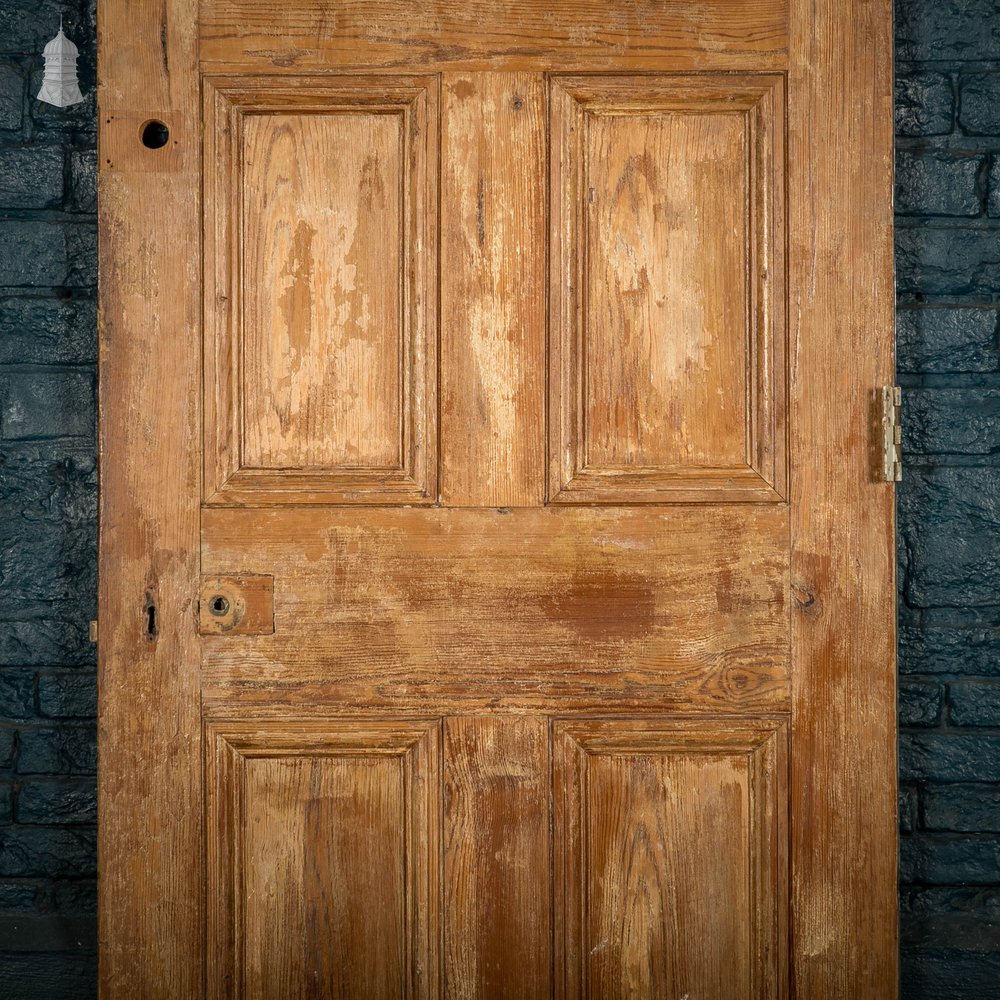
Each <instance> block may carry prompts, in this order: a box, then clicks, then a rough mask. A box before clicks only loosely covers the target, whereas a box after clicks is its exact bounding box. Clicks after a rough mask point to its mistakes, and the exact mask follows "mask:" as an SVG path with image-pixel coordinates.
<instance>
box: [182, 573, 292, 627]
mask: <svg viewBox="0 0 1000 1000" xmlns="http://www.w3.org/2000/svg"><path fill="white" fill-rule="evenodd" d="M198 631H199V632H200V633H201V634H202V635H225V634H227V633H232V634H234V635H267V634H268V633H271V632H273V631H274V577H273V576H267V575H264V574H259V575H256V576H253V575H250V574H243V575H241V576H203V577H202V578H201V592H200V593H199V595H198Z"/></svg>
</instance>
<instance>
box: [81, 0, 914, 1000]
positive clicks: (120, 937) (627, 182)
mask: <svg viewBox="0 0 1000 1000" xmlns="http://www.w3.org/2000/svg"><path fill="white" fill-rule="evenodd" d="M100 25H101V39H100V52H101V57H100V58H101V65H100V80H101V83H100V87H101V90H100V106H101V154H100V156H101V188H100V191H101V211H100V217H101V251H102V256H101V296H102V344H101V357H102V364H103V368H102V380H101V419H102V430H101V477H102V478H101V482H102V507H101V599H100V662H101V797H100V801H101V826H100V830H101V838H100V843H101V855H100V872H101V949H102V951H101V983H102V989H103V995H104V996H105V997H122V998H126V997H127V998H136V997H183V998H190V997H195V996H207V997H212V998H229V997H234V998H235V997H247V998H261V1000H268V998H280V1000H288V998H298V997H359V998H360V997H363V998H382V997H409V998H424V997H442V996H445V997H449V998H455V1000H457V998H473V997H511V998H513V997H517V998H544V997H554V996H557V997H560V998H562V997H566V998H577V997H585V996H586V997H590V998H595V1000H596V998H609V1000H614V998H625V997H635V998H645V997H656V998H666V997H677V998H680V997H684V998H689V1000H696V998H697V1000H732V998H787V997H791V996H796V997H800V998H809V1000H815V998H846V997H854V996H864V997H890V996H894V995H895V975H896V957H895V952H896V943H895V926H896V922H895V834H894V828H895V822H894V813H895V810H894V771H895V766H894V722H893V719H894V714H893V708H894V698H893V665H894V653H893V645H894V643H893V639H894V624H893V616H894V611H893V606H894V605H893V556H892V552H893V515H892V508H893V490H892V487H891V486H890V485H889V484H887V483H885V482H883V481H881V478H882V477H881V461H880V454H879V440H880V439H879V434H880V430H879V423H878V413H877V405H876V404H877V401H878V400H879V399H880V389H881V387H882V386H883V385H884V384H886V383H889V382H891V378H892V327H891V317H892V287H891V239H890V237H891V230H890V179H891V162H890V152H891V147H890V121H891V115H890V111H891V104H890V82H891V66H890V43H891V31H890V29H891V10H890V5H889V3H888V0H865V2H859V3H855V4H843V3H841V2H839V0H809V2H807V0H752V2H751V0H699V2H697V3H693V2H687V0H670V2H666V0H612V2H609V3H604V2H601V3H597V2H587V0H522V2H520V3H516V4H515V3H508V2H500V3H495V2H487V0H482V2H480V0H465V2H453V0H426V2H422V3H407V2H403V0H342V2H339V3H337V2H320V0H282V2H280V3H274V2H270V0H201V3H200V4H199V3H197V2H195V0H166V2H163V0H158V2H156V3H153V2H152V0H139V2H128V3H126V2H125V0H102V3H101V10H100ZM151 122H152V123H154V124H153V125H150V123H151ZM155 123H159V124H155Z"/></svg>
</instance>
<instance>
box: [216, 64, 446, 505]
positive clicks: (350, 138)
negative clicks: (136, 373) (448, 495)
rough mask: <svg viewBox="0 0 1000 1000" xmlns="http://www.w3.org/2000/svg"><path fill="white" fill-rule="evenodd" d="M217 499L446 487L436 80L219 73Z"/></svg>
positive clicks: (415, 496) (396, 498)
mask: <svg viewBox="0 0 1000 1000" xmlns="http://www.w3.org/2000/svg"><path fill="white" fill-rule="evenodd" d="M204 115H205V125H206V128H205V139H206V141H205V176H206V179H207V183H206V192H207V193H206V206H205V214H206V245H205V317H206V330H205V484H206V486H205V490H206V500H207V501H208V502H210V503H267V502H283V503H331V502H332V503H373V502H374V503H429V502H433V501H434V500H435V499H436V496H437V486H436V479H437V431H436V423H437V387H436V380H437V376H436V366H437V343H436V340H437V275H436V247H437V237H436V229H437V152H438V142H437V134H436V133H437V82H436V81H435V80H429V79H426V78H410V77H406V78H404V77H392V78H385V79H380V78H377V77H364V78H362V77H357V78H350V79H345V78H323V79H316V78H308V77H300V78H298V79H296V80H289V81H283V82H281V83H279V82H277V81H274V80H269V79H258V78H250V77H245V78H240V79H228V78H217V79H213V80H212V81H210V82H208V83H207V84H206V87H205V111H204Z"/></svg>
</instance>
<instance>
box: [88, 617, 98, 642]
mask: <svg viewBox="0 0 1000 1000" xmlns="http://www.w3.org/2000/svg"><path fill="white" fill-rule="evenodd" d="M87 632H88V634H89V636H90V641H91V642H97V622H96V621H92V622H91V623H90V626H89V628H88V629H87Z"/></svg>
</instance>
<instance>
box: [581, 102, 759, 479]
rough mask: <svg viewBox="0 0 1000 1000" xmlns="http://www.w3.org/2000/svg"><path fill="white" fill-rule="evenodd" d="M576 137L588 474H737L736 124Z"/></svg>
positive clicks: (636, 125) (595, 129)
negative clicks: (582, 177)
mask: <svg viewBox="0 0 1000 1000" xmlns="http://www.w3.org/2000/svg"><path fill="white" fill-rule="evenodd" d="M587 125H588V127H587V132H586V140H585V141H586V149H585V155H586V169H587V172H588V177H587V206H586V214H585V217H584V232H585V234H586V235H585V239H586V250H587V263H586V267H585V270H584V282H585V284H584V295H585V301H586V303H587V305H586V312H585V316H584V323H585V326H584V329H583V331H582V333H583V343H582V345H581V346H582V351H581V359H580V360H581V362H582V369H583V370H582V372H581V374H582V382H583V390H584V406H585V411H584V413H583V429H584V439H583V442H582V445H583V448H582V451H583V454H582V456H581V457H582V458H583V461H584V463H585V467H586V468H588V469H594V470H596V469H616V468H617V469H632V468H638V469H644V468H649V469H661V468H671V467H676V466H688V467H691V466H694V467H697V466H706V465H726V466H738V465H741V464H745V463H746V440H745V433H744V432H745V429H746V404H747V384H746V382H747V361H748V358H747V344H746V338H745V337H744V336H741V335H739V334H741V333H742V332H743V328H744V326H745V323H746V318H747V317H746V301H747V273H746V263H747V261H746V247H747V233H746V230H747V217H746V193H747V180H748V178H747V157H746V147H747V138H748V136H747V120H746V116H745V114H743V113H741V112H739V111H736V112H734V113H732V114H704V113H701V114H699V113H692V114H685V113H683V112H664V113H661V114H655V115H643V114H608V115H593V116H591V117H590V119H589V120H588V123H587Z"/></svg>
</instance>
